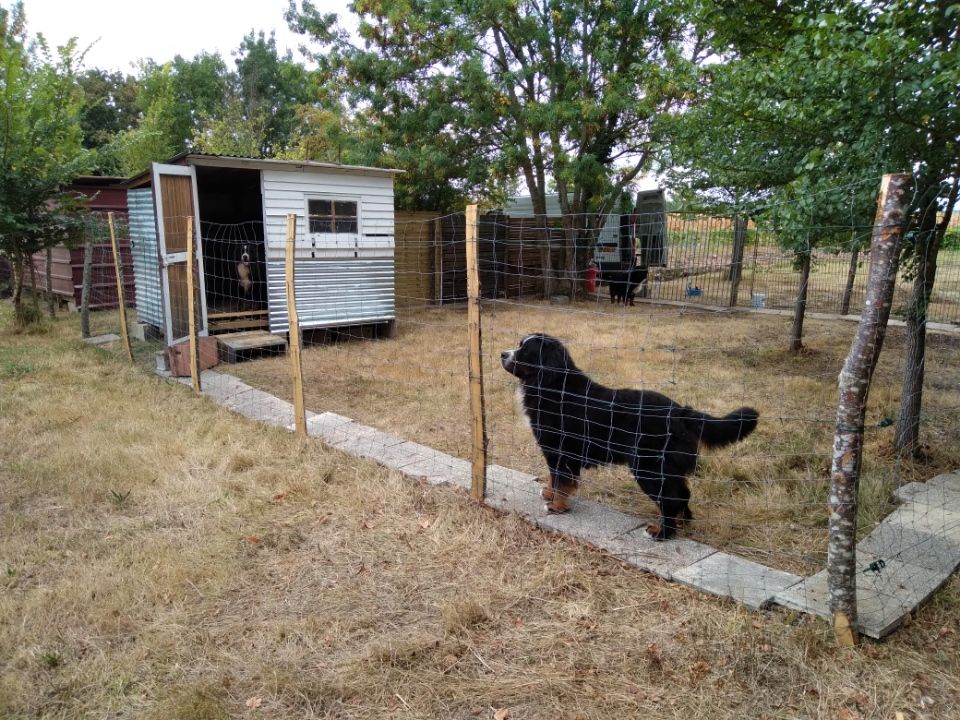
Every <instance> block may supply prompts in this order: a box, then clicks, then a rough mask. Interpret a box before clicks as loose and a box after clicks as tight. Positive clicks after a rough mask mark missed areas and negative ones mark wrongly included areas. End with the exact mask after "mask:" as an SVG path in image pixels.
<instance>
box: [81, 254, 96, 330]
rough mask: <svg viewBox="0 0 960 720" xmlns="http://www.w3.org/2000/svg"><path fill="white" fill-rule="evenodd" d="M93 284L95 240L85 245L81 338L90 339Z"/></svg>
mask: <svg viewBox="0 0 960 720" xmlns="http://www.w3.org/2000/svg"><path fill="white" fill-rule="evenodd" d="M92 284H93V240H92V239H91V238H90V237H87V239H86V240H85V241H84V243H83V285H82V286H81V289H80V337H82V338H88V337H90V290H91V285H92Z"/></svg>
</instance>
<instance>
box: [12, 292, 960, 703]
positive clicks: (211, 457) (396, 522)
mask: <svg viewBox="0 0 960 720" xmlns="http://www.w3.org/2000/svg"><path fill="white" fill-rule="evenodd" d="M8 317H9V314H8V312H7V308H6V307H5V306H0V328H2V329H0V437H2V438H3V442H2V443H0V571H2V573H3V576H2V580H0V717H3V718H11V719H20V718H23V719H25V718H63V719H67V718H71V719H72V718H77V719H79V718H93V717H117V718H149V719H153V718H158V719H159V718H163V719H164V720H171V719H172V720H178V719H180V720H198V719H204V718H215V719H219V718H234V717H250V718H255V717H270V718H279V719H281V720H283V719H286V718H290V719H293V718H297V719H300V718H370V719H374V718H376V719H380V718H463V719H464V720H466V719H470V718H491V717H493V714H494V709H500V708H508V709H509V712H510V715H509V716H510V718H513V719H514V720H523V719H543V720H547V719H549V720H555V719H557V718H564V719H570V720H572V719H573V718H576V717H580V718H588V719H591V720H601V719H604V718H611V719H612V718H618V719H619V718H625V717H637V716H640V715H642V716H644V717H651V718H658V717H663V718H672V717H681V718H692V719H694V720H695V719H697V718H744V717H749V718H753V717H758V718H759V717H764V718H797V717H822V718H836V717H843V718H861V717H862V718H890V717H892V716H893V715H894V713H895V712H897V711H902V712H904V713H905V717H908V718H914V719H915V718H921V717H938V718H944V717H950V716H956V711H955V710H954V709H951V708H956V707H958V705H960V683H958V681H957V678H958V677H960V582H958V581H957V580H956V579H954V580H953V581H952V582H951V584H950V585H949V586H948V587H947V588H945V589H944V590H942V591H941V592H940V593H938V594H937V595H936V597H935V598H934V600H933V601H932V602H931V603H930V604H929V605H928V606H927V607H925V608H923V609H922V610H921V611H920V612H919V613H918V614H917V616H916V617H915V618H914V620H913V622H912V624H911V625H909V626H908V627H906V628H904V629H902V630H900V631H898V633H897V634H896V635H895V636H894V637H893V638H891V639H890V640H888V641H887V642H885V643H879V644H875V643H868V644H865V645H864V646H863V647H861V648H859V649H857V650H853V651H844V650H839V649H836V648H835V647H834V646H833V643H832V641H831V636H830V633H829V631H828V630H827V629H826V628H825V626H824V625H823V624H822V623H820V622H817V621H814V620H811V619H809V618H804V617H797V616H795V615H793V614H789V613H785V612H779V611H773V612H766V613H753V612H748V611H745V610H743V609H742V608H739V607H735V606H732V605H729V604H726V603H722V602H719V601H716V600H713V599H710V598H707V597H704V596H702V595H699V594H697V593H695V592H693V591H690V590H687V589H685V588H683V587H679V586H673V585H669V584H667V583H664V582H662V581H660V580H657V579H656V578H652V577H650V576H645V575H642V574H640V573H637V572H636V571H634V570H631V569H629V568H624V567H623V566H621V564H620V563H618V562H616V561H615V560H613V559H611V558H608V557H604V556H602V555H601V554H599V553H597V552H595V551H592V550H590V549H587V548H585V547H582V546H579V545H576V544H574V543H570V542H566V541H563V540H560V539H556V538H552V537H548V536H545V535H543V534H541V533H538V532H536V531H534V530H532V529H531V528H530V527H529V526H527V525H526V524H525V523H524V522H522V521H520V520H518V519H517V518H515V517H511V516H504V515H499V514H497V513H495V512H493V511H490V510H488V509H485V508H482V507H478V506H476V505H475V504H473V503H472V502H470V501H469V500H468V499H467V498H466V497H464V496H462V495H459V494H457V493H455V492H454V491H452V490H450V489H443V488H431V487H427V486H424V485H420V484H417V483H415V482H412V481H409V480H406V479H403V478H402V477H400V476H399V475H397V474H395V473H390V472H387V471H385V470H383V469H382V468H380V467H378V466H376V465H374V464H372V463H368V462H362V461H359V460H354V459H351V458H348V457H345V456H342V455H340V454H338V453H335V452H332V451H328V450H326V449H324V448H323V447H322V446H321V445H319V444H318V443H316V442H313V441H310V442H306V443H301V442H299V441H298V440H297V439H296V438H294V437H293V436H291V435H289V434H286V433H283V432H280V431H275V430H269V429H265V428H263V427H261V426H259V425H256V424H254V423H251V422H248V421H245V420H243V419H242V418H239V417H237V416H234V415H231V414H230V413H228V412H226V411H224V410H222V409H219V408H217V407H215V406H213V405H211V404H209V403H205V402H203V401H199V400H196V399H195V398H193V397H192V396H191V394H190V393H189V390H188V389H187V388H184V387H182V386H179V385H174V384H171V383H168V382H164V381H159V380H157V379H156V378H154V377H152V376H149V375H147V374H144V373H143V372H142V371H141V370H138V369H136V368H131V367H128V366H126V365H125V364H124V363H123V361H122V360H121V359H120V355H119V354H117V353H111V352H107V351H98V350H94V349H92V348H87V347H84V346H82V345H81V344H80V343H79V342H77V341H76V340H75V339H74V338H76V337H77V335H78V331H77V325H76V323H75V322H74V321H73V320H69V321H67V320H64V321H60V322H58V323H56V324H54V325H53V326H52V328H51V330H50V331H49V333H47V334H46V335H37V336H11V335H10V334H9V333H8V332H7V329H6V328H7V327H8V323H7V320H8ZM389 345H390V343H379V344H376V345H373V344H371V345H369V346H367V349H368V350H374V349H377V350H378V349H379V348H383V347H387V346H389ZM488 347H490V346H488ZM330 351H331V352H350V353H351V356H352V357H356V355H363V353H356V352H355V351H353V350H343V349H339V350H338V349H336V348H331V349H330ZM314 352H316V351H314ZM394 372H396V370H394ZM451 382H452V381H451ZM491 391H496V392H499V393H502V394H504V395H506V393H507V388H506V386H505V385H503V386H502V387H498V383H495V382H491ZM727 400H728V398H726V397H724V398H718V400H717V402H718V404H720V405H722V404H724V402H726V401H727ZM503 401H505V400H503ZM424 405H425V406H426V405H427V403H424ZM248 703H249V705H248ZM258 703H259V704H258ZM251 705H252V706H257V707H250V706H251ZM924 708H925V709H924Z"/></svg>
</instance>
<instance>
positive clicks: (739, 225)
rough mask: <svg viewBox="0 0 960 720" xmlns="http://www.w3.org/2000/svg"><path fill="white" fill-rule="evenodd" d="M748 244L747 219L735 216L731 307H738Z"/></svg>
mask: <svg viewBox="0 0 960 720" xmlns="http://www.w3.org/2000/svg"><path fill="white" fill-rule="evenodd" d="M746 244H747V218H746V217H745V216H744V215H740V214H736V215H734V216H733V252H732V253H731V257H730V301H729V305H730V307H736V306H737V295H738V294H739V292H740V278H741V277H743V248H744V246H745V245H746Z"/></svg>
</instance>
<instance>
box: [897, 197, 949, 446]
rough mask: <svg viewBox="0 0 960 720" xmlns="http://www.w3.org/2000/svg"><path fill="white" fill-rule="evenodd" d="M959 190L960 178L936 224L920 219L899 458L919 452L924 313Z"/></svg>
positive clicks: (929, 217)
mask: <svg viewBox="0 0 960 720" xmlns="http://www.w3.org/2000/svg"><path fill="white" fill-rule="evenodd" d="M958 190H960V178H957V179H955V180H954V183H953V188H952V190H951V191H950V196H949V197H948V199H947V205H946V207H947V210H946V212H945V213H944V216H943V218H942V219H941V220H940V222H939V223H938V222H937V217H936V215H937V214H936V213H935V212H931V211H929V209H928V208H923V209H924V210H927V211H926V212H924V213H923V216H922V217H923V220H922V221H921V227H920V233H919V238H918V240H917V242H918V243H919V246H918V248H917V250H918V260H917V275H916V277H915V278H914V281H913V289H912V291H911V293H910V301H909V303H908V306H907V347H906V351H905V357H904V367H903V382H902V383H901V385H900V409H899V411H898V412H897V422H896V430H895V432H894V436H893V447H894V450H896V452H897V454H898V455H901V456H907V455H915V454H916V453H917V451H918V450H919V449H920V410H921V406H922V403H923V374H924V362H925V355H926V348H927V310H928V309H929V306H930V296H931V295H932V293H933V283H934V281H935V280H936V277H937V255H938V254H939V252H940V244H941V242H942V240H943V235H944V233H945V232H946V230H947V227H948V226H949V224H950V219H951V217H952V212H953V206H954V204H955V203H956V202H957V195H958ZM931 202H933V201H931ZM924 221H926V222H924ZM924 226H926V227H924Z"/></svg>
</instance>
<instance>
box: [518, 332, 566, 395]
mask: <svg viewBox="0 0 960 720" xmlns="http://www.w3.org/2000/svg"><path fill="white" fill-rule="evenodd" d="M500 364H501V365H503V369H504V370H506V371H507V372H508V373H510V374H511V375H515V376H516V377H518V378H520V380H522V381H523V382H525V383H530V384H535V385H546V386H551V385H559V384H562V382H563V378H564V376H566V375H567V374H569V373H570V372H576V371H577V366H576V365H574V364H573V358H571V357H570V353H569V352H567V348H565V347H564V345H563V343H562V342H560V341H559V340H557V339H556V338H554V337H550V336H549V335H541V334H536V335H527V336H526V337H525V338H524V339H523V340H521V341H520V344H519V345H518V346H517V347H516V348H515V349H513V350H505V351H504V352H502V353H500Z"/></svg>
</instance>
